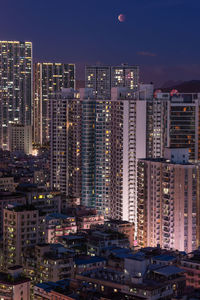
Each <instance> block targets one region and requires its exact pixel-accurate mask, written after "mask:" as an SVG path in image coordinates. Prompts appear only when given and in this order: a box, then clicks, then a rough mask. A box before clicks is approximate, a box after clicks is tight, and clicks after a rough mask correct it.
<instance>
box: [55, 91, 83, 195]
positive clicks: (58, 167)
mask: <svg viewBox="0 0 200 300" xmlns="http://www.w3.org/2000/svg"><path fill="white" fill-rule="evenodd" d="M50 117H51V122H50V124H51V126H50V150H51V188H52V189H57V190H59V191H61V192H62V193H63V194H65V195H67V196H70V197H73V198H80V196H81V140H80V139H81V105H80V101H79V99H77V98H76V93H75V92H74V90H73V89H63V90H62V91H61V92H59V93H55V94H54V95H52V97H51V99H50Z"/></svg>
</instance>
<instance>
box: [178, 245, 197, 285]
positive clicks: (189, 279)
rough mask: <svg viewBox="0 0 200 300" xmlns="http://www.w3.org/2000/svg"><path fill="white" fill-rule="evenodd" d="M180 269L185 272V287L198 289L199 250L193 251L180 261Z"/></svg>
mask: <svg viewBox="0 0 200 300" xmlns="http://www.w3.org/2000/svg"><path fill="white" fill-rule="evenodd" d="M180 267H181V268H182V269H184V270H185V271H186V273H185V276H186V285H187V286H191V287H193V288H195V289H200V250H197V251H194V252H192V253H190V254H188V255H187V257H186V258H184V259H182V260H181V262H180Z"/></svg>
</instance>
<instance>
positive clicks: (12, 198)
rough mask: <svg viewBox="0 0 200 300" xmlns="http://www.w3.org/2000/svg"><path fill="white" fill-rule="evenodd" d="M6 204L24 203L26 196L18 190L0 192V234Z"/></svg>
mask: <svg viewBox="0 0 200 300" xmlns="http://www.w3.org/2000/svg"><path fill="white" fill-rule="evenodd" d="M8 204H19V205H25V204H26V197H25V195H24V194H22V193H19V192H16V193H15V192H13V193H12V192H0V235H2V234H3V209H4V208H6V207H7V206H8Z"/></svg>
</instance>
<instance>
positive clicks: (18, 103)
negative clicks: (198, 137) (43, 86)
mask: <svg viewBox="0 0 200 300" xmlns="http://www.w3.org/2000/svg"><path fill="white" fill-rule="evenodd" d="M10 123H19V124H22V125H31V124H32V43H31V42H20V41H0V147H1V148H3V149H8V125H9V124H10Z"/></svg>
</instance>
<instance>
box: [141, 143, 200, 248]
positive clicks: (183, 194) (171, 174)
mask: <svg viewBox="0 0 200 300" xmlns="http://www.w3.org/2000/svg"><path fill="white" fill-rule="evenodd" d="M188 158H189V155H188V149H185V148H184V149H183V148H176V149H172V148H167V149H166V150H165V158H156V159H139V160H138V179H137V181H138V244H139V246H141V247H146V246H152V247H155V246H157V244H160V246H161V247H162V248H167V249H170V248H172V249H177V250H179V251H186V252H191V251H193V250H195V249H196V248H197V247H198V246H199V201H200V199H199V175H200V169H199V166H197V165H195V164H190V163H188Z"/></svg>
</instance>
